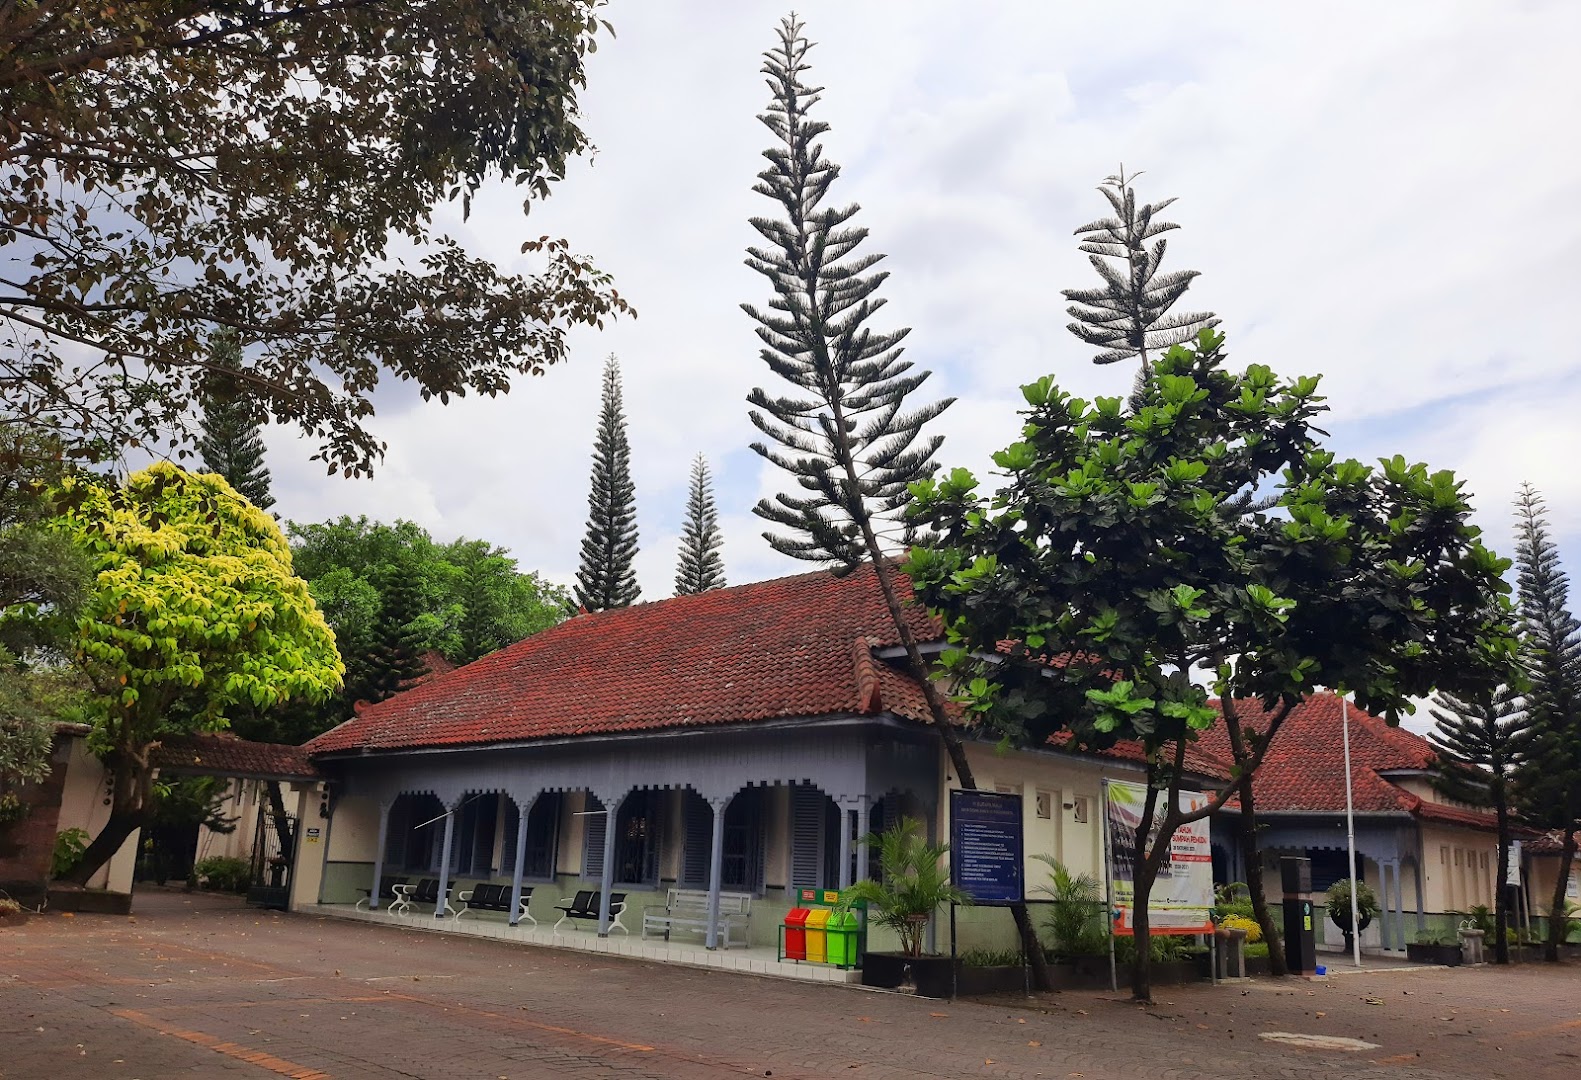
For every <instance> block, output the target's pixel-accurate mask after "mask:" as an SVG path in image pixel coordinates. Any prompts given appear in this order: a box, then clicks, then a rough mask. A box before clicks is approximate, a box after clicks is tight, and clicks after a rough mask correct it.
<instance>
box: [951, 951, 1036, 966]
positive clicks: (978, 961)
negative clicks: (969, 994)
mask: <svg viewBox="0 0 1581 1080" xmlns="http://www.w3.org/2000/svg"><path fill="white" fill-rule="evenodd" d="M961 963H962V964H963V965H965V966H966V967H1020V966H1021V950H1020V949H967V950H966V951H965V952H963V953H962V954H961Z"/></svg>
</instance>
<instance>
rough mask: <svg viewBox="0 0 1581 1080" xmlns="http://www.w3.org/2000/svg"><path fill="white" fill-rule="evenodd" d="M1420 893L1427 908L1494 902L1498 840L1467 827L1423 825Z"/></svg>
mask: <svg viewBox="0 0 1581 1080" xmlns="http://www.w3.org/2000/svg"><path fill="white" fill-rule="evenodd" d="M1422 870H1423V879H1424V880H1423V890H1422V891H1423V894H1424V897H1423V898H1424V900H1425V901H1426V903H1425V906H1426V909H1427V910H1428V911H1433V912H1442V911H1466V910H1467V909H1469V908H1472V907H1475V906H1476V905H1478V904H1486V905H1488V906H1489V907H1492V906H1493V884H1494V878H1495V877H1497V876H1498V872H1499V845H1498V840H1497V839H1496V838H1495V837H1493V836H1492V835H1490V834H1487V833H1480V832H1474V831H1472V830H1470V829H1453V828H1445V827H1443V826H1438V825H1427V824H1423V826H1422Z"/></svg>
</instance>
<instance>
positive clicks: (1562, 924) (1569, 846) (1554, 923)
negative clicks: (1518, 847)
mask: <svg viewBox="0 0 1581 1080" xmlns="http://www.w3.org/2000/svg"><path fill="white" fill-rule="evenodd" d="M1575 854H1576V827H1575V824H1574V822H1572V823H1571V824H1569V825H1567V826H1565V842H1564V845H1563V846H1562V847H1561V848H1560V849H1559V873H1558V875H1557V876H1556V877H1555V878H1554V898H1553V904H1552V905H1551V906H1550V907H1549V908H1548V934H1547V936H1546V938H1545V940H1544V941H1543V959H1544V960H1547V961H1548V962H1550V963H1557V962H1558V960H1559V943H1560V942H1561V941H1563V940H1564V936H1565V928H1566V927H1567V926H1569V920H1567V919H1566V918H1565V917H1564V911H1565V886H1566V885H1567V884H1568V883H1569V881H1570V865H1571V864H1572V863H1573V862H1574V861H1575Z"/></svg>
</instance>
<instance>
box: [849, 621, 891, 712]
mask: <svg viewBox="0 0 1581 1080" xmlns="http://www.w3.org/2000/svg"><path fill="white" fill-rule="evenodd" d="M851 659H852V661H853V666H854V667H855V669H856V711H857V712H859V713H861V714H862V715H864V716H871V715H873V714H874V713H880V712H883V711H884V690H883V687H882V686H881V685H880V684H879V681H878V668H877V667H876V666H875V665H874V661H873V639H872V638H870V637H867V636H866V635H863V636H861V637H858V638H857V639H856V640H855V641H853V642H852V643H851Z"/></svg>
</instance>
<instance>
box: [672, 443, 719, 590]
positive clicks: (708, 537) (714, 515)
mask: <svg viewBox="0 0 1581 1080" xmlns="http://www.w3.org/2000/svg"><path fill="white" fill-rule="evenodd" d="M723 545H724V538H723V537H721V536H720V535H719V512H718V511H717V510H716V509H715V508H714V485H713V479H712V478H711V477H710V476H709V473H708V459H707V458H705V457H703V455H702V454H698V455H697V457H696V459H694V460H693V461H692V477H691V483H690V485H689V486H688V488H687V492H686V518H685V520H684V521H683V522H682V523H681V557H680V559H679V560H677V563H676V567H675V595H676V596H691V595H694V594H696V593H701V592H707V591H708V590H709V589H720V588H723V587H724V585H725V560H724V558H723V557H721V556H720V554H719V549H720V547H722V546H723Z"/></svg>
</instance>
